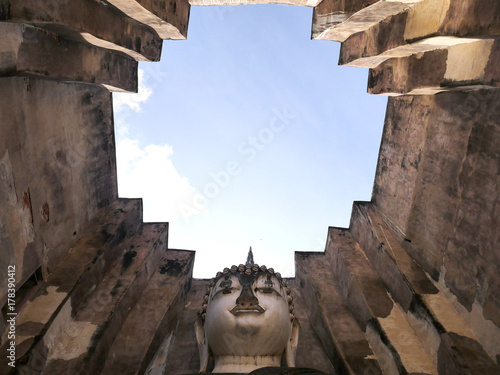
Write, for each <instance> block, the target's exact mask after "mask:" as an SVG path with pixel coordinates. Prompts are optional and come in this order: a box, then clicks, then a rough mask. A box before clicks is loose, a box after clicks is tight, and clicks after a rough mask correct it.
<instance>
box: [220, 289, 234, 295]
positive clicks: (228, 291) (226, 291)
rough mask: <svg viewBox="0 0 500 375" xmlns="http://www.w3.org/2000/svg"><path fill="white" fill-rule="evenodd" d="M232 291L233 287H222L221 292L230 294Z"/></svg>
mask: <svg viewBox="0 0 500 375" xmlns="http://www.w3.org/2000/svg"><path fill="white" fill-rule="evenodd" d="M232 291H233V288H224V289H222V294H230V293H231V292H232Z"/></svg>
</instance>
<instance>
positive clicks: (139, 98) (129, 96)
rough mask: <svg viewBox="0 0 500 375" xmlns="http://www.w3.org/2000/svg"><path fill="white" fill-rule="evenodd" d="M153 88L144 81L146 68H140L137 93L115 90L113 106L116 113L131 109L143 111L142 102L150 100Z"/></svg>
mask: <svg viewBox="0 0 500 375" xmlns="http://www.w3.org/2000/svg"><path fill="white" fill-rule="evenodd" d="M152 93H153V90H152V89H151V88H149V87H147V86H146V85H145V83H144V70H142V69H139V88H138V92H137V93H128V92H126V93H125V92H115V93H114V94H113V108H114V111H115V113H119V112H123V110H124V109H131V110H133V111H135V112H140V111H141V104H143V103H145V102H147V101H148V99H149V97H150V96H151V94H152Z"/></svg>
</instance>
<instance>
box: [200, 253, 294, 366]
mask: <svg viewBox="0 0 500 375" xmlns="http://www.w3.org/2000/svg"><path fill="white" fill-rule="evenodd" d="M292 300H293V299H292V296H291V295H290V289H288V288H287V284H286V281H285V280H283V279H282V277H281V275H280V274H279V273H275V272H274V270H273V269H272V268H266V266H259V265H257V264H254V262H253V255H252V249H251V248H250V251H249V254H248V259H247V262H246V264H240V265H239V266H232V267H231V268H225V269H224V271H222V272H218V273H217V275H216V277H215V278H213V279H212V280H211V281H210V285H209V287H208V288H207V293H206V295H205V296H204V301H203V306H202V309H201V310H200V311H199V312H198V318H197V321H196V324H195V328H196V338H197V342H198V348H199V351H200V372H206V371H207V368H208V364H209V358H210V356H212V357H213V358H214V369H213V372H214V373H248V372H250V371H253V370H255V369H257V368H261V367H268V366H280V364H281V361H282V359H283V357H284V359H285V360H286V365H287V366H288V367H295V352H296V349H297V341H298V333H299V323H298V321H297V319H296V318H295V316H294V315H293V304H292Z"/></svg>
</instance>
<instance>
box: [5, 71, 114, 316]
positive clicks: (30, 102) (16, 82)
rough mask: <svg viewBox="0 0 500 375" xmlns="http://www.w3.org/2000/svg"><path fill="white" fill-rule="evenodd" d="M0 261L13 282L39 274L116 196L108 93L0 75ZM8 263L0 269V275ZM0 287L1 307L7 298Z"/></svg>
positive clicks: (59, 257) (48, 268)
mask: <svg viewBox="0 0 500 375" xmlns="http://www.w3.org/2000/svg"><path fill="white" fill-rule="evenodd" d="M0 113H2V120H1V121H0V132H1V134H2V137H1V138H0V168H1V177H0V178H1V184H0V189H1V190H0V205H1V207H2V209H1V210H0V223H1V227H0V233H1V238H2V251H1V252H0V257H1V260H0V263H1V264H2V265H7V264H11V265H15V266H16V276H17V284H18V285H20V284H22V283H23V282H24V281H25V280H26V278H27V277H29V276H30V275H31V274H32V273H33V272H34V271H35V270H36V269H37V268H38V267H40V266H42V271H43V274H44V276H45V277H47V275H48V274H49V273H50V272H51V271H52V270H53V269H54V267H55V266H56V265H57V264H58V263H59V262H60V261H61V260H62V258H63V257H64V256H65V255H66V254H67V253H68V251H69V249H70V248H71V246H72V244H73V243H74V242H75V241H76V239H77V238H78V237H79V235H80V233H81V231H82V230H83V228H85V227H86V226H87V225H88V223H89V222H90V221H91V220H92V219H93V218H94V217H95V216H96V215H97V213H98V212H99V209H101V208H103V207H105V206H107V205H109V204H110V202H112V201H113V200H115V199H116V197H117V188H116V166H115V156H114V154H115V143H114V130H113V121H112V107H111V94H110V93H109V92H108V91H107V90H105V89H103V88H101V87H98V86H89V85H84V84H64V83H58V82H52V81H47V80H38V79H30V78H21V77H15V78H1V79H0ZM6 272H7V266H2V267H0V278H1V279H2V280H5V279H6ZM6 287H7V286H6V284H5V283H1V285H0V304H1V305H2V306H3V304H4V303H5V302H6Z"/></svg>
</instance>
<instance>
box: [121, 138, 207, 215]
mask: <svg viewBox="0 0 500 375" xmlns="http://www.w3.org/2000/svg"><path fill="white" fill-rule="evenodd" d="M116 149H117V169H118V183H119V187H118V191H119V195H120V197H124V198H125V197H126V198H134V197H135V198H136V197H142V198H143V203H144V221H172V220H175V219H178V218H179V217H181V211H180V205H182V204H184V205H188V206H189V205H192V201H193V199H194V197H195V195H196V194H197V193H196V190H195V189H194V188H193V187H192V186H191V185H190V183H189V180H188V179H187V178H186V177H183V176H181V175H180V174H179V172H178V171H177V169H176V168H175V166H174V164H173V163H172V160H171V158H172V155H173V149H172V147H171V146H169V145H166V144H164V145H154V144H149V145H145V146H143V145H141V144H140V143H139V141H137V140H133V139H129V138H123V139H122V140H120V141H118V142H117V146H116ZM200 213H201V212H200Z"/></svg>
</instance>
